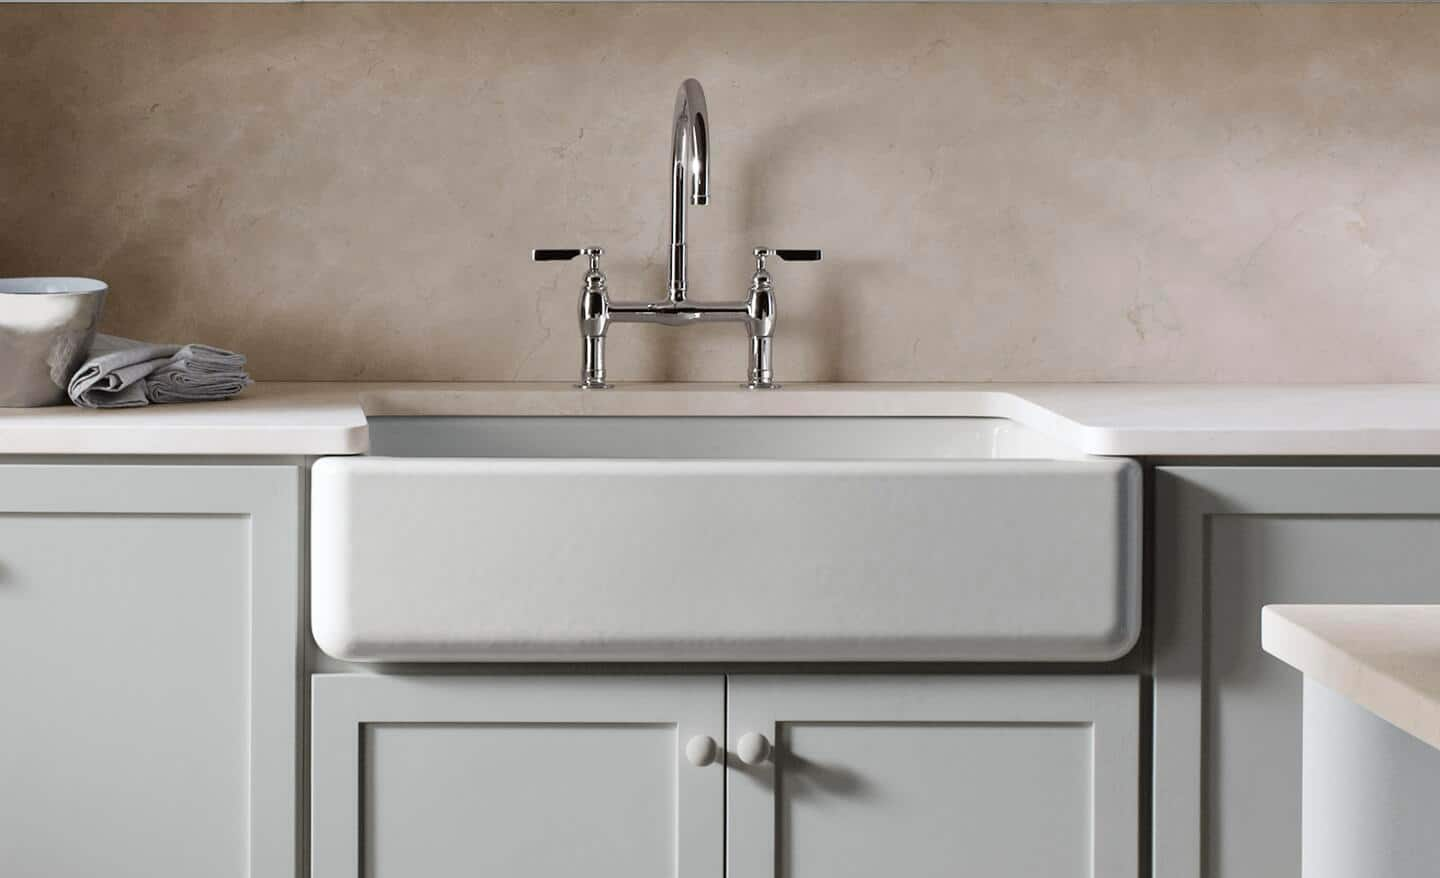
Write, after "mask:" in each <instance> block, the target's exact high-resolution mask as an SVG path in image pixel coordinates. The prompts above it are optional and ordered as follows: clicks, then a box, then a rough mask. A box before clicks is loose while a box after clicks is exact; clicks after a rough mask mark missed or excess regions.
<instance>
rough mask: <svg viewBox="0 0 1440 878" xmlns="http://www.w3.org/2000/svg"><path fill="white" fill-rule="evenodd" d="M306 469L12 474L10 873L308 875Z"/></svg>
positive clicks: (0, 511)
mask: <svg viewBox="0 0 1440 878" xmlns="http://www.w3.org/2000/svg"><path fill="white" fill-rule="evenodd" d="M300 527H301V522H300V475H299V471H298V469H297V468H295V467H285V466H171V465H153V466H134V465H113V466H112V465H55V466H49V465H21V464H5V465H0V875H5V876H7V878H8V876H14V878H22V876H24V878H28V876H34V878H42V876H46V878H48V876H55V878H61V876H100V875H103V876H106V878H131V876H133V878H196V876H205V878H247V876H248V878H280V876H286V875H289V876H294V875H295V874H296V871H297V851H296V837H297V832H296V809H297V806H298V802H297V800H296V792H297V791H296V787H297V782H296V781H297V770H298V760H299V734H300V729H299V722H298V714H299V703H298V702H299V695H298V692H299V653H300V649H299V638H300V619H299V616H300V595H299V579H300V558H299V537H300Z"/></svg>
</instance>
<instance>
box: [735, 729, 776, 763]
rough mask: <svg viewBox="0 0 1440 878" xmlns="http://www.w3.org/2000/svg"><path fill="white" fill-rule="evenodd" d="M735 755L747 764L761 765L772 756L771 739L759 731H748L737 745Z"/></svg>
mask: <svg viewBox="0 0 1440 878" xmlns="http://www.w3.org/2000/svg"><path fill="white" fill-rule="evenodd" d="M735 755H737V756H739V757H740V761H741V762H743V763H745V764H746V765H759V764H760V763H762V762H764V761H765V760H766V759H769V758H770V741H769V740H768V739H767V738H766V737H765V736H764V735H762V734H760V733H758V732H746V733H745V734H743V735H741V736H740V741H739V743H737V744H736V745H735Z"/></svg>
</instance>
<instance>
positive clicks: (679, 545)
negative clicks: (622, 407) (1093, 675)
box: [311, 417, 1140, 662]
mask: <svg viewBox="0 0 1440 878" xmlns="http://www.w3.org/2000/svg"><path fill="white" fill-rule="evenodd" d="M370 435H371V444H372V448H373V452H372V454H371V455H370V456H367V457H335V458H327V459H324V460H321V461H319V462H317V463H316V465H315V468H314V473H313V478H312V492H313V505H312V511H311V516H312V528H311V530H312V547H311V554H312V561H313V565H314V569H313V578H312V579H313V581H312V589H313V597H312V614H313V627H314V633H315V638H316V641H317V642H318V643H319V645H320V647H321V648H322V649H323V650H325V652H327V653H329V654H330V655H332V656H335V657H337V658H341V659H349V660H354V661H427V662H434V661H468V662H475V661H576V660H607V661H681V660H683V661H699V660H726V661H787V660H849V661H871V660H874V661H893V660H956V661H1102V660H1109V659H1113V658H1117V657H1119V656H1120V655H1123V654H1124V653H1125V652H1127V651H1128V650H1129V649H1130V647H1131V646H1132V645H1133V644H1134V641H1135V638H1136V636H1137V634H1138V632H1139V630H1140V597H1139V595H1140V579H1139V564H1138V560H1139V548H1138V547H1139V539H1140V536H1139V522H1140V515H1139V481H1140V480H1139V470H1138V467H1137V466H1136V464H1135V463H1133V462H1131V461H1123V460H1108V459H1097V458H1085V457H1083V456H1080V455H1075V454H1070V453H1068V452H1067V451H1066V450H1065V449H1064V448H1060V447H1057V446H1055V445H1054V444H1053V443H1051V442H1049V441H1047V440H1046V439H1045V438H1044V437H1043V436H1040V435H1039V434H1036V433H1034V432H1031V431H1029V430H1027V429H1025V428H1022V427H1020V426H1018V425H1016V424H1013V423H1011V422H1009V421H1005V420H999V419H988V418H735V417H730V418H678V417H677V418H601V417H568V418H521V417H506V418H490V417H460V418H376V419H372V420H371V421H370Z"/></svg>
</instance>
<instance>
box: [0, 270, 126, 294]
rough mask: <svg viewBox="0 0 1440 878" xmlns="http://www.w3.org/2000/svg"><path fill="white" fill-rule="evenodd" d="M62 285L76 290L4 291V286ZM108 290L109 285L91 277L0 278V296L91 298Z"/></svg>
mask: <svg viewBox="0 0 1440 878" xmlns="http://www.w3.org/2000/svg"><path fill="white" fill-rule="evenodd" d="M57 283H58V284H64V285H68V286H74V287H77V288H78V289H70V290H45V289H34V290H26V289H18V290H17V289H5V287H6V286H25V285H27V284H30V285H34V286H42V285H44V284H52V285H53V284H57ZM109 289H110V285H109V284H107V283H105V281H103V280H96V279H95V278H93V277H67V276H61V275H56V276H53V277H42V276H36V277H0V296H93V295H96V294H97V293H103V292H106V291H108V290H109Z"/></svg>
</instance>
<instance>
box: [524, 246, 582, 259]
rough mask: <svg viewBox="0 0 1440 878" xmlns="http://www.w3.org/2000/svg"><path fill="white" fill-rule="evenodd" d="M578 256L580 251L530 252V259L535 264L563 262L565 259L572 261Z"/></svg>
mask: <svg viewBox="0 0 1440 878" xmlns="http://www.w3.org/2000/svg"><path fill="white" fill-rule="evenodd" d="M579 255H580V251H579V250H578V249H571V250H531V251H530V258H531V259H533V260H535V261H536V262H564V261H565V260H567V259H574V258H575V257H576V256H579Z"/></svg>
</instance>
